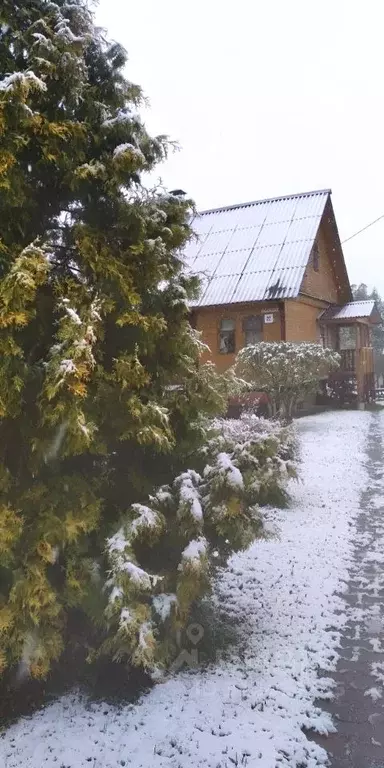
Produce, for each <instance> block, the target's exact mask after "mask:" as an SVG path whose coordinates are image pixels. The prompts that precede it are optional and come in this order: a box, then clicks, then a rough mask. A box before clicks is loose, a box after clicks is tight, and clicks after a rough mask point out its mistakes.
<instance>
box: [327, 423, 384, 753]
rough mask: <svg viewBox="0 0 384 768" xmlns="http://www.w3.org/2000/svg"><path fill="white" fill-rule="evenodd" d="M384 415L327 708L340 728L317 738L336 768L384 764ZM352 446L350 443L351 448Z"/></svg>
mask: <svg viewBox="0 0 384 768" xmlns="http://www.w3.org/2000/svg"><path fill="white" fill-rule="evenodd" d="M383 437H384V414H381V413H380V414H376V413H375V414H372V421H371V425H370V429H369V434H368V440H367V444H366V455H367V457H366V470H367V474H368V477H369V485H368V487H367V488H366V489H365V490H364V491H363V493H362V495H361V502H360V506H361V514H360V516H359V518H358V524H357V537H356V548H355V560H354V566H353V568H352V569H351V572H350V581H349V585H348V591H347V593H346V595H344V598H345V600H346V603H347V614H348V617H349V620H348V625H347V629H346V630H345V632H344V633H343V639H342V651H341V658H340V660H339V662H338V666H337V671H336V672H335V673H334V678H335V681H336V683H337V688H336V698H335V700H334V701H333V702H331V703H330V705H329V706H326V707H324V702H322V703H320V702H319V704H320V706H321V707H322V708H323V709H324V708H325V709H327V710H328V711H329V712H330V713H331V714H332V716H333V718H334V722H335V725H336V728H337V732H336V733H335V734H333V735H330V736H328V737H324V738H323V737H317V738H316V739H315V740H316V742H317V743H318V744H321V745H322V746H323V747H324V748H325V749H326V750H328V752H329V753H330V765H331V768H384V698H383V695H384V571H383V569H384V445H383ZM346 449H347V446H346Z"/></svg>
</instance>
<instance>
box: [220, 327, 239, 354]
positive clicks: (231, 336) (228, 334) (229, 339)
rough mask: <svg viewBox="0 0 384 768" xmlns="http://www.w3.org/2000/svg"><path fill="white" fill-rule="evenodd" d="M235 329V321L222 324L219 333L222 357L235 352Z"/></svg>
mask: <svg viewBox="0 0 384 768" xmlns="http://www.w3.org/2000/svg"><path fill="white" fill-rule="evenodd" d="M235 327H236V323H235V321H234V320H227V319H225V320H222V321H221V323H220V332H219V352H221V354H222V355H229V354H230V353H231V352H235V348H236V343H235Z"/></svg>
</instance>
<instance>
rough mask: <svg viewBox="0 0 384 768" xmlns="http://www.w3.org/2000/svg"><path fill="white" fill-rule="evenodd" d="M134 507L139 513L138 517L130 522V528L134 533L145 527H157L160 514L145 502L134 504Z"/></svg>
mask: <svg viewBox="0 0 384 768" xmlns="http://www.w3.org/2000/svg"><path fill="white" fill-rule="evenodd" d="M132 509H133V510H134V511H135V512H136V513H137V517H136V518H135V520H133V521H132V523H131V524H130V530H131V531H132V533H133V534H134V535H136V534H138V533H139V532H140V531H143V530H145V528H156V526H157V525H158V522H159V518H158V515H157V514H156V512H154V511H153V509H151V508H150V507H146V506H145V504H132Z"/></svg>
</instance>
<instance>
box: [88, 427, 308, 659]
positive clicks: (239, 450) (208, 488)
mask: <svg viewBox="0 0 384 768" xmlns="http://www.w3.org/2000/svg"><path fill="white" fill-rule="evenodd" d="M294 450H295V443H294V438H293V433H292V432H291V430H290V429H288V428H282V427H281V426H280V425H279V424H278V423H277V422H267V421H264V420H261V419H258V418H257V417H256V416H246V417H244V418H242V419H240V420H238V421H231V420H229V421H226V420H224V419H223V420H215V421H214V422H212V423H211V435H210V438H209V439H208V440H207V443H206V445H205V447H204V449H203V451H202V455H201V457H200V458H201V472H197V471H195V470H192V469H189V470H187V471H185V472H183V473H181V474H180V475H178V476H177V477H176V478H175V480H174V481H173V483H172V484H171V485H168V486H163V487H161V488H160V489H159V490H158V491H157V492H156V493H155V494H154V495H153V496H150V498H149V500H148V502H147V503H146V504H133V505H132V506H131V508H130V510H129V512H128V515H127V518H126V520H125V521H124V523H123V525H122V526H121V527H120V529H119V530H118V531H117V532H116V533H115V534H114V535H113V536H111V537H110V538H109V539H108V541H107V547H106V554H107V558H108V563H109V569H110V570H109V579H108V581H107V584H106V589H107V591H108V592H109V600H108V606H107V609H106V615H107V617H108V622H109V624H110V627H114V629H115V634H114V636H112V638H111V637H110V638H109V639H108V641H107V646H106V647H104V648H103V649H102V650H104V651H108V652H110V651H112V652H113V653H114V654H117V655H118V656H119V657H120V656H122V657H123V656H124V654H125V655H127V656H129V657H130V658H131V660H134V661H135V660H136V662H138V663H143V659H144V661H145V666H147V668H148V669H149V670H150V671H152V672H156V674H158V673H159V669H160V668H161V667H162V666H164V664H165V663H166V659H165V658H164V656H163V651H164V648H163V640H164V638H165V635H164V633H166V637H167V647H168V651H169V649H170V648H171V647H172V644H173V645H175V643H176V633H177V631H178V630H179V629H180V627H181V626H183V625H184V624H185V622H186V621H187V619H188V616H189V613H190V609H191V606H192V604H193V602H194V601H195V600H197V599H198V598H200V597H201V596H202V595H203V594H204V593H206V591H207V590H208V589H209V585H210V578H209V575H210V566H211V559H212V557H217V553H218V552H219V553H220V552H221V554H222V556H225V557H227V556H228V555H229V554H230V553H231V552H233V551H234V550H239V549H245V548H246V547H248V546H249V544H250V543H251V542H252V541H253V540H254V539H255V538H256V537H258V536H263V535H264V531H263V517H262V513H261V509H260V506H262V505H265V504H269V503H281V502H284V501H285V499H286V486H287V482H288V480H289V478H290V477H294V476H295V465H294V462H293V455H294ZM165 545H166V547H167V551H168V557H167V560H166V561H164V559H163V558H162V557H161V555H160V552H161V549H162V548H163V547H164V546H165ZM155 563H157V564H158V567H159V570H158V573H157V574H153V573H151V572H149V570H148V564H152V567H153V565H154V564H155ZM150 595H151V600H150V602H148V596H150ZM128 616H129V619H128V618H127V617H128ZM143 627H144V629H143ZM142 631H144V634H146V635H148V634H149V635H150V638H151V639H150V642H149V641H148V642H147V643H146V644H145V654H144V655H143V653H142V652H141V650H142V649H141V650H140V648H141V645H140V643H141V641H140V637H141V636H142Z"/></svg>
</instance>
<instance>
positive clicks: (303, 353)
mask: <svg viewBox="0 0 384 768" xmlns="http://www.w3.org/2000/svg"><path fill="white" fill-rule="evenodd" d="M339 363H340V357H339V355H338V354H337V352H335V351H334V350H332V349H325V348H324V347H323V346H322V345H321V344H309V343H302V344H301V343H300V344H296V343H294V342H290V341H280V342H267V341H261V342H259V343H258V344H251V345H249V346H248V347H244V348H243V349H241V350H240V352H239V353H238V355H237V359H236V365H235V370H236V373H237V374H238V375H239V376H241V377H242V378H243V379H244V380H245V381H247V382H248V383H249V384H250V385H251V386H252V388H253V389H256V390H263V391H265V392H266V393H267V394H268V397H269V407H270V414H271V416H279V417H280V418H283V419H286V420H288V421H289V420H291V418H292V414H293V412H294V410H295V407H296V406H297V404H298V403H299V402H300V401H302V400H304V399H305V397H307V396H308V395H309V394H311V393H312V392H315V391H316V389H317V387H318V383H319V380H320V379H321V378H324V377H326V376H328V374H329V373H330V371H332V370H335V369H337V368H338V367H339Z"/></svg>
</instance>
